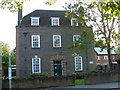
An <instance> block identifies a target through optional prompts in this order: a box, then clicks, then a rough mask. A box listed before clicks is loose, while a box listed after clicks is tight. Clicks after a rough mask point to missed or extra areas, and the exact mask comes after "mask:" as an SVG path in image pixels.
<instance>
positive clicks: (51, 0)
mask: <svg viewBox="0 0 120 90" xmlns="http://www.w3.org/2000/svg"><path fill="white" fill-rule="evenodd" d="M56 1H57V0H48V1H47V2H46V3H45V4H47V5H50V6H51V5H53V4H54V3H55V2H56Z"/></svg>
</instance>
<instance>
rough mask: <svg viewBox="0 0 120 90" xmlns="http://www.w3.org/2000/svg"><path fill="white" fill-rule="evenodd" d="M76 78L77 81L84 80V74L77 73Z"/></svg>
mask: <svg viewBox="0 0 120 90" xmlns="http://www.w3.org/2000/svg"><path fill="white" fill-rule="evenodd" d="M75 78H76V79H84V74H81V73H80V72H76V73H75Z"/></svg>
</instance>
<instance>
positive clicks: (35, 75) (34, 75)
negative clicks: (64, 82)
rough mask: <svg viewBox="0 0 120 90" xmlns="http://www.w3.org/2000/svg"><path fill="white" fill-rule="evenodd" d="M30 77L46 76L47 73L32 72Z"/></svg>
mask: <svg viewBox="0 0 120 90" xmlns="http://www.w3.org/2000/svg"><path fill="white" fill-rule="evenodd" d="M31 77H48V73H33V74H31Z"/></svg>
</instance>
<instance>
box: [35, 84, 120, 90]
mask: <svg viewBox="0 0 120 90" xmlns="http://www.w3.org/2000/svg"><path fill="white" fill-rule="evenodd" d="M36 90H120V82H112V83H102V84H95V85H76V86H65V87H64V86H62V87H51V88H43V89H36Z"/></svg>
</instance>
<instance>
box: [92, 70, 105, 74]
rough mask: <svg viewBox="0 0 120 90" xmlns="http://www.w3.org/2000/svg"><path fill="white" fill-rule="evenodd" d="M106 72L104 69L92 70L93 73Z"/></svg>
mask: <svg viewBox="0 0 120 90" xmlns="http://www.w3.org/2000/svg"><path fill="white" fill-rule="evenodd" d="M102 72H104V71H103V70H94V71H91V73H102Z"/></svg>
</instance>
